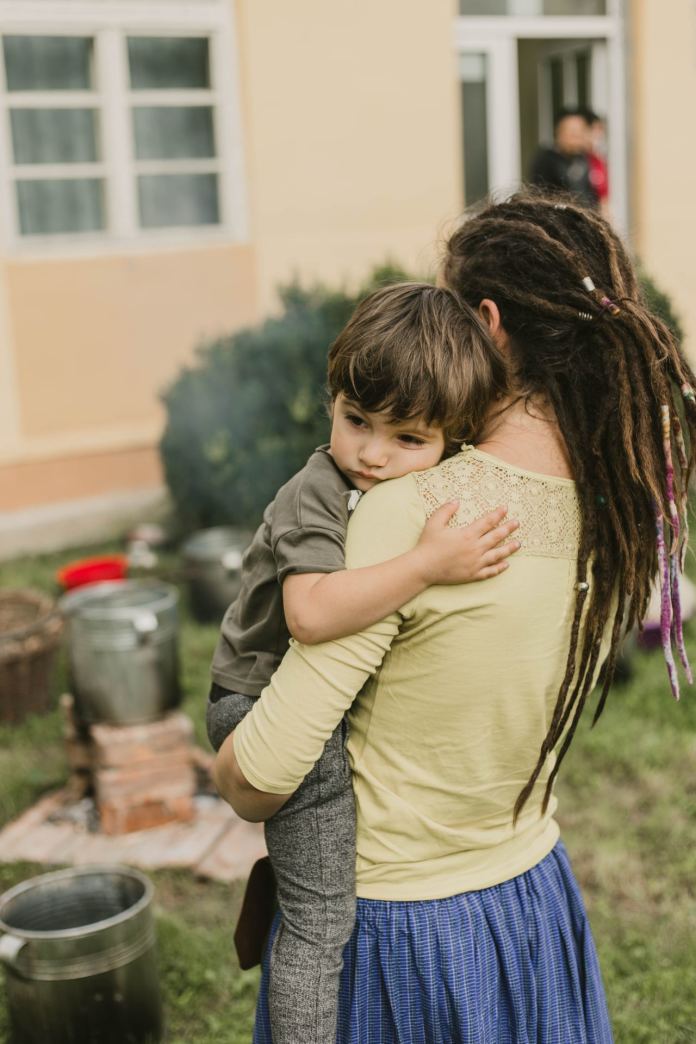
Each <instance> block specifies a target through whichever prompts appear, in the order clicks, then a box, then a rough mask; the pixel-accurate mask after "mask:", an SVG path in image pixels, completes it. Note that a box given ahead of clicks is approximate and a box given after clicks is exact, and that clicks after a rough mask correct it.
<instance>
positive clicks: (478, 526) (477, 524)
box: [440, 507, 507, 536]
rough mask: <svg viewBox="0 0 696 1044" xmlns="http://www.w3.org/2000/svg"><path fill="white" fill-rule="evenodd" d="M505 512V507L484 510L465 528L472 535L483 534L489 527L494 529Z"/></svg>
mask: <svg viewBox="0 0 696 1044" xmlns="http://www.w3.org/2000/svg"><path fill="white" fill-rule="evenodd" d="M440 510H442V509H440ZM506 514H507V508H506V507H497V508H493V510H492V511H488V512H486V514H485V515H481V517H480V518H477V519H476V520H475V521H474V522H471V523H470V525H468V526H467V527H466V528H467V529H468V530H469V532H470V533H471V534H472V536H483V535H484V534H485V533H488V532H489V531H490V530H491V529H495V527H496V526H497V525H498V524H499V523H500V522H502V520H503V519H504V518H505V516H506Z"/></svg>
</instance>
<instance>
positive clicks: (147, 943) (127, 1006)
mask: <svg viewBox="0 0 696 1044" xmlns="http://www.w3.org/2000/svg"><path fill="white" fill-rule="evenodd" d="M153 891H154V890H153V887H152V884H151V883H150V881H149V880H148V879H147V877H145V876H144V875H143V874H140V873H138V872H137V870H131V869H130V868H129V867H125V866H89V867H82V868H80V869H71V870H59V871H58V872H57V873H51V874H42V875H41V876H40V877H33V878H31V879H30V880H29V881H24V882H23V883H22V884H20V885H17V886H16V887H15V888H12V889H10V891H9V892H5V894H4V895H2V896H0V933H3V934H0V961H2V963H3V964H4V965H5V972H6V985H7V999H8V1009H9V1015H10V1027H11V1034H12V1036H11V1041H12V1044H146V1042H148V1044H151V1042H152V1044H154V1042H156V1041H161V1040H162V1032H163V1029H162V1002H161V998H160V990H159V980H158V976H157V964H156V950H155V942H156V940H155V929H154V923H153V919H152V896H153Z"/></svg>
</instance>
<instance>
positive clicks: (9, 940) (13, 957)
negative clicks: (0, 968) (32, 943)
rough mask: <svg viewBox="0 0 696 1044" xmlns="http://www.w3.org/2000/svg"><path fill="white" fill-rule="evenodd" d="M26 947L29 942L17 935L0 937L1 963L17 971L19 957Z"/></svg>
mask: <svg viewBox="0 0 696 1044" xmlns="http://www.w3.org/2000/svg"><path fill="white" fill-rule="evenodd" d="M26 945H27V940H26V939H20V938H19V937H18V936H17V935H0V963H2V964H6V965H7V966H8V968H15V969H16V967H17V957H18V956H19V954H20V953H21V951H22V950H23V949H24V947H25V946H26Z"/></svg>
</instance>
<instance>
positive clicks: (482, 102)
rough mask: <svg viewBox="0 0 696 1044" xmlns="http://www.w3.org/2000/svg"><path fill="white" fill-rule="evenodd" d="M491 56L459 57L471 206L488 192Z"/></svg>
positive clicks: (466, 190) (466, 183) (468, 202)
mask: <svg viewBox="0 0 696 1044" xmlns="http://www.w3.org/2000/svg"><path fill="white" fill-rule="evenodd" d="M487 75H488V59H487V56H486V55H485V54H478V53H474V52H471V53H468V54H462V55H460V56H459V76H460V79H461V83H462V88H461V89H462V123H463V128H464V132H463V137H462V146H463V150H464V200H465V202H466V205H467V206H470V205H471V204H472V203H475V202H476V201H477V200H479V199H482V198H483V197H484V196H485V195H487V194H488V188H489V184H488V113H487V99H486V94H487V83H486V80H487Z"/></svg>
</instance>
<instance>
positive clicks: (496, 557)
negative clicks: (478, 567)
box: [481, 540, 522, 567]
mask: <svg viewBox="0 0 696 1044" xmlns="http://www.w3.org/2000/svg"><path fill="white" fill-rule="evenodd" d="M521 546H522V545H521V544H520V542H519V540H510V541H508V543H506V544H500V545H498V546H497V547H494V548H491V550H490V551H486V553H485V555H483V556H482V558H481V564H482V565H483V566H485V567H488V566H491V565H496V564H497V563H499V562H502V561H503V560H504V559H506V558H509V557H510V555H514V553H515V551H519V549H520V547H521Z"/></svg>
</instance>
